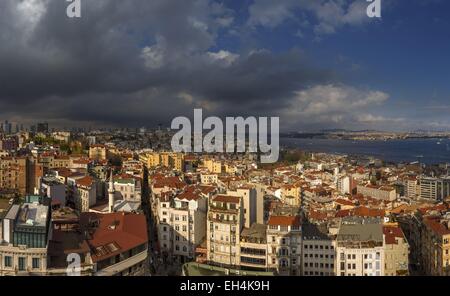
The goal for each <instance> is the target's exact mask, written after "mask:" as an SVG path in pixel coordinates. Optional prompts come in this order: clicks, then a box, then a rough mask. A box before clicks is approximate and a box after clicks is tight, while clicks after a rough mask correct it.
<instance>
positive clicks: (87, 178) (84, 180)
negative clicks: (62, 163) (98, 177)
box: [75, 176, 94, 187]
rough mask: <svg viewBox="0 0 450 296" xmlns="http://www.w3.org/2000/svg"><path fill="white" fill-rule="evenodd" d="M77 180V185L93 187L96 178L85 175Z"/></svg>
mask: <svg viewBox="0 0 450 296" xmlns="http://www.w3.org/2000/svg"><path fill="white" fill-rule="evenodd" d="M75 182H76V183H77V185H80V186H82V187H91V186H92V183H93V182H94V179H93V178H92V177H91V176H85V177H83V178H81V179H78V180H76V181H75Z"/></svg>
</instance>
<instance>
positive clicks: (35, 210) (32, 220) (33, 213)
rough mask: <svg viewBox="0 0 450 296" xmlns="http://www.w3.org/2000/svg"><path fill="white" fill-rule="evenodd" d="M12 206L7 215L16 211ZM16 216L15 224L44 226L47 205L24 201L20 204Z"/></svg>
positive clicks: (46, 216)
mask: <svg viewBox="0 0 450 296" xmlns="http://www.w3.org/2000/svg"><path fill="white" fill-rule="evenodd" d="M14 206H16V205H14ZM14 206H13V207H12V208H11V210H10V212H9V213H8V214H7V216H8V215H9V214H10V213H11V214H12V215H14V213H15V211H16V210H15V207H14ZM11 211H14V212H11ZM16 217H17V220H16V225H17V226H36V227H45V226H46V224H47V218H48V206H45V205H41V204H38V203H24V204H23V205H22V206H20V210H19V212H18V215H17V216H16Z"/></svg>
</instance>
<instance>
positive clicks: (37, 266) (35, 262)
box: [32, 258, 41, 269]
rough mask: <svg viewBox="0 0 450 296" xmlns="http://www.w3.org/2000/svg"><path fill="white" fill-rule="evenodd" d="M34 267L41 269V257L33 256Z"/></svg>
mask: <svg viewBox="0 0 450 296" xmlns="http://www.w3.org/2000/svg"><path fill="white" fill-rule="evenodd" d="M32 267H33V269H39V268H40V267H41V259H40V258H33V259H32Z"/></svg>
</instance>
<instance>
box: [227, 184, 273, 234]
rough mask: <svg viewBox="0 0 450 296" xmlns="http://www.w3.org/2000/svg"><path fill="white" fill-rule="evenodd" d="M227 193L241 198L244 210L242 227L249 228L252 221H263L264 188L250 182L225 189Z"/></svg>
mask: <svg viewBox="0 0 450 296" xmlns="http://www.w3.org/2000/svg"><path fill="white" fill-rule="evenodd" d="M227 195H233V196H239V197H241V198H242V203H243V211H244V221H243V223H244V227H246V228H250V227H251V226H252V225H253V223H258V224H263V223H264V189H263V188H262V187H258V186H256V185H252V184H246V185H241V186H239V187H238V188H237V189H236V190H234V191H231V190H228V191H227Z"/></svg>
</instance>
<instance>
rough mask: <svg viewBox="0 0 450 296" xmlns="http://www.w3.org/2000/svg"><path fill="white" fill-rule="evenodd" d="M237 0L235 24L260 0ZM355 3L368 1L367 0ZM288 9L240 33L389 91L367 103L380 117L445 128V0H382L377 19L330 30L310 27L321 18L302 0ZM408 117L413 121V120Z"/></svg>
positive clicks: (448, 58) (352, 81) (449, 29)
mask: <svg viewBox="0 0 450 296" xmlns="http://www.w3.org/2000/svg"><path fill="white" fill-rule="evenodd" d="M243 2H244V4H243V5H242V6H240V5H238V6H236V5H230V6H229V7H230V8H232V9H234V10H235V11H236V12H239V14H238V15H237V17H236V20H235V22H236V23H237V24H239V25H240V26H241V28H242V27H244V28H245V26H246V24H247V23H248V19H249V13H248V10H249V9H248V7H251V6H252V5H256V4H257V3H255V2H258V1H255V2H254V1H243ZM274 2H275V1H274ZM279 2H283V1H279ZM289 2H290V1H286V3H289ZM336 2H343V3H345V2H347V3H349V2H350V1H336ZM354 2H358V1H354ZM359 2H361V3H363V4H364V5H368V3H367V4H366V3H364V2H365V1H359ZM274 5H280V4H279V3H278V4H274ZM281 5H283V4H281ZM285 6H286V7H292V6H289V4H286V5H285ZM343 7H346V5H345V4H344V5H343ZM291 11H292V14H293V17H290V18H286V19H283V20H282V21H280V22H279V23H278V24H277V25H275V26H264V25H258V26H256V27H255V28H252V29H249V30H250V33H247V32H246V33H244V34H248V35H249V36H251V38H252V40H251V42H252V44H253V46H256V45H257V46H259V47H262V48H267V49H269V50H271V51H273V52H285V51H289V50H290V49H292V48H300V49H302V50H304V51H305V52H306V53H307V55H308V57H309V58H310V59H311V61H313V62H314V63H316V64H317V65H320V66H323V67H331V68H333V70H334V71H335V72H336V74H337V75H338V76H339V78H340V79H339V81H340V82H342V83H345V84H349V85H352V86H355V87H356V86H357V87H363V88H370V89H376V90H381V91H383V92H386V93H388V94H389V100H387V101H386V102H385V103H383V104H382V105H381V106H373V110H374V111H375V114H377V115H378V116H380V117H387V118H388V117H389V118H395V117H401V118H405V123H404V125H402V126H401V127H399V129H408V128H409V127H411V128H420V124H421V122H422V121H423V122H424V124H426V123H427V122H428V123H429V122H435V126H433V125H429V126H427V128H430V129H448V128H447V127H448V126H449V121H448V118H449V116H448V114H449V113H448V112H450V83H449V82H450V19H449V18H448V15H449V13H450V3H449V2H448V1H426V0H423V1H420V0H409V1H395V2H394V1H382V18H381V19H367V20H365V21H362V22H355V23H354V24H345V25H342V26H337V28H336V29H335V32H333V33H330V34H317V33H316V32H315V31H314V26H317V24H318V23H320V21H319V20H318V19H317V17H315V15H314V13H311V12H308V11H306V12H305V10H303V9H302V7H301V5H299V6H298V7H295V8H294V9H291ZM305 21H306V24H304V23H305ZM244 30H247V28H245V29H244ZM298 32H300V33H298ZM246 42H247V41H242V40H241V39H240V38H238V37H236V36H229V35H227V34H224V36H222V37H221V38H219V40H218V42H217V44H218V47H223V48H228V49H229V50H231V51H233V50H239V49H240V48H245V46H246ZM413 119H414V121H416V122H412V121H413ZM374 128H377V125H374Z"/></svg>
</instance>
